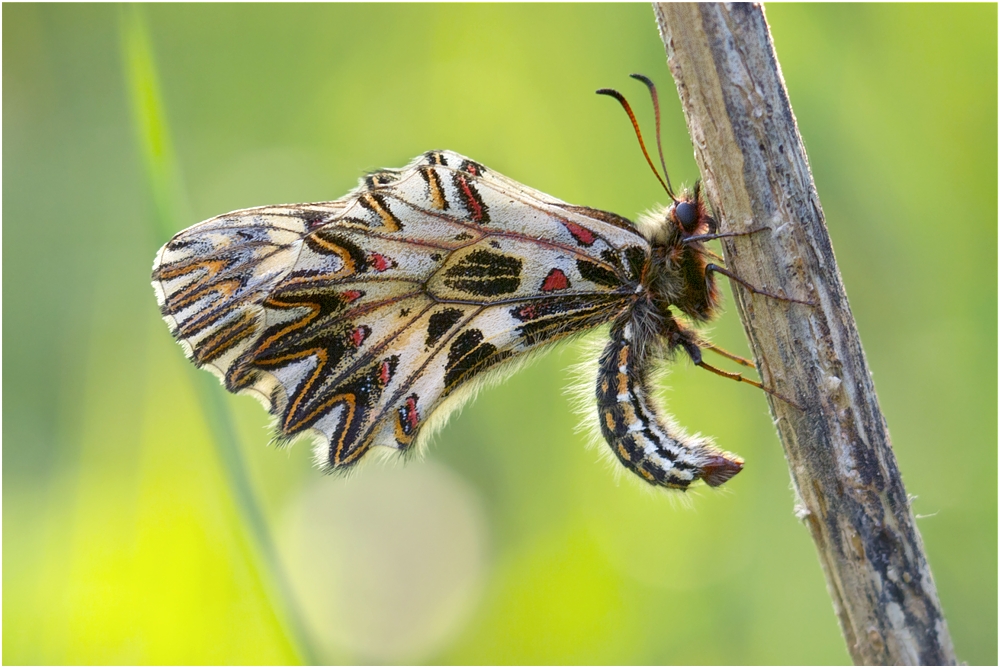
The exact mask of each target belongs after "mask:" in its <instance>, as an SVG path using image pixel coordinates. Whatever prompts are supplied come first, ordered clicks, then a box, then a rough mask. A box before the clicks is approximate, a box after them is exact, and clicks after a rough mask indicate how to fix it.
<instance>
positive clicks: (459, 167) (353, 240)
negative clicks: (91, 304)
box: [153, 151, 649, 468]
mask: <svg viewBox="0 0 1000 668" xmlns="http://www.w3.org/2000/svg"><path fill="white" fill-rule="evenodd" d="M648 253H649V248H648V244H647V242H646V241H645V240H644V239H643V238H642V237H641V236H639V235H638V234H637V233H636V232H634V231H633V230H632V229H630V226H629V224H628V221H626V220H625V219H622V218H620V217H618V216H615V215H614V214H609V213H605V212H601V211H595V210H592V209H586V208H584V207H573V206H571V205H568V204H566V203H564V202H561V201H559V200H557V199H555V198H552V197H549V196H548V195H544V194H542V193H540V192H538V191H535V190H532V189H530V188H527V187H526V186H523V185H521V184H519V183H517V182H515V181H512V180H510V179H507V178H505V177H503V176H501V175H499V174H496V173H494V172H492V171H490V170H488V169H486V168H485V167H483V166H482V165H480V164H479V163H476V162H474V161H472V160H469V159H468V158H465V157H463V156H461V155H458V154H456V153H453V152H449V151H434V152H430V153H427V154H425V155H424V156H421V157H420V158H418V159H417V160H415V161H414V162H413V163H411V164H410V165H409V166H407V167H406V168H404V169H401V170H383V171H379V172H376V173H373V174H371V175H369V176H368V177H366V179H364V180H363V182H362V184H361V186H360V187H359V188H358V189H357V190H355V191H353V192H352V193H350V194H349V195H347V196H345V197H344V198H342V199H340V200H337V201H335V202H328V203H319V204H305V205H289V206H283V207H262V208H258V209H247V210H244V211H237V212H234V213H230V214H226V215H224V216H219V217H217V218H213V219H211V220H208V221H206V222H204V223H201V224H200V225H196V226H194V227H192V228H190V229H188V230H186V231H184V232H181V233H180V234H178V235H177V236H176V237H174V239H173V240H171V241H170V242H169V243H168V244H167V245H166V246H164V248H163V249H162V250H161V251H160V254H159V255H158V256H157V260H156V264H155V265H154V271H153V279H154V286H155V288H156V291H157V296H158V299H159V301H160V305H161V309H162V312H163V314H164V318H165V319H166V320H167V322H168V324H169V325H170V327H171V332H172V333H173V334H174V336H176V337H177V338H178V339H179V340H180V341H181V342H182V344H183V345H184V346H185V349H186V350H187V351H188V353H189V355H190V356H191V357H192V359H193V361H194V362H195V363H196V364H198V365H199V366H204V367H207V368H210V369H211V370H213V371H214V372H215V373H216V374H217V375H219V376H221V377H222V378H223V379H224V382H225V384H226V386H227V388H228V389H229V390H231V391H234V392H250V393H253V394H255V395H256V396H258V397H259V398H262V399H263V400H264V401H265V404H266V405H267V406H268V407H269V409H270V410H271V412H272V413H273V414H274V415H275V416H276V417H277V422H278V424H277V426H278V429H279V431H280V434H281V435H282V436H294V435H296V434H299V433H302V432H304V431H311V432H313V433H314V434H318V435H320V436H321V441H322V443H321V446H322V448H321V449H320V450H318V452H319V451H321V452H322V453H323V457H322V460H323V463H324V465H325V466H327V467H329V468H337V467H342V466H347V465H350V464H352V463H354V462H356V461H357V460H358V459H360V457H362V456H363V455H364V454H365V452H366V451H367V450H368V449H369V448H370V447H371V446H372V445H382V446H389V447H394V448H398V449H406V448H409V447H411V446H412V445H413V444H414V443H415V442H416V441H417V440H418V435H419V436H423V434H421V428H422V427H423V426H424V425H425V424H426V423H427V422H428V420H429V419H430V417H431V416H432V414H433V413H434V411H435V410H436V409H437V408H438V407H439V406H440V405H441V404H442V402H443V401H444V400H446V399H447V398H448V397H450V396H458V395H461V394H463V392H459V390H466V389H468V388H469V387H470V386H471V385H473V384H475V383H476V382H478V381H481V380H483V379H484V378H486V377H487V376H486V375H485V374H484V372H491V371H494V370H496V369H498V368H501V367H502V366H503V365H506V364H507V363H509V362H512V361H515V360H517V359H523V356H524V354H525V353H528V352H531V351H532V350H534V349H537V348H538V347H540V346H542V345H544V344H548V343H552V342H554V341H556V340H558V339H560V338H562V337H564V336H567V335H570V334H573V333H576V332H579V331H583V330H586V329H589V328H591V327H594V326H596V325H599V324H602V323H605V322H608V321H609V320H612V319H614V318H615V317H616V315H618V314H619V313H621V312H622V310H623V309H625V308H626V306H627V305H628V303H629V300H630V299H632V298H633V296H634V294H635V292H636V286H637V285H638V284H639V280H640V276H639V272H640V271H641V269H642V263H643V260H644V258H645V257H646V256H647V255H648ZM449 404H450V405H451V404H454V402H449Z"/></svg>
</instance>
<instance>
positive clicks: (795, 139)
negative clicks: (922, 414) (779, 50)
mask: <svg viewBox="0 0 1000 668" xmlns="http://www.w3.org/2000/svg"><path fill="white" fill-rule="evenodd" d="M654 9H655V12H656V18H657V22H658V24H659V28H660V34H661V36H662V38H663V43H664V46H665V47H666V50H667V60H668V62H669V65H670V70H671V72H672V73H673V76H674V80H675V82H676V84H677V90H678V92H679V94H680V98H681V102H682V104H683V108H684V113H685V115H686V117H687V123H688V129H689V130H690V132H691V137H692V139H693V141H694V146H695V157H696V159H697V161H698V165H699V167H700V168H701V174H702V176H703V178H704V184H705V186H706V188H707V192H708V196H709V201H710V202H711V203H712V206H713V208H714V210H715V213H716V214H717V218H718V219H719V220H720V221H722V228H723V230H722V231H725V232H740V231H745V230H750V229H753V228H755V227H760V226H762V225H766V226H768V227H770V228H771V231H770V232H762V233H759V234H753V235H747V236H740V237H730V238H726V239H723V240H722V243H723V249H724V253H725V259H726V263H727V266H728V267H729V269H730V270H732V272H733V273H734V274H735V275H737V276H739V277H741V278H743V279H744V280H746V281H748V282H749V283H751V284H752V285H755V286H758V287H760V288H761V289H764V290H767V291H769V292H775V293H779V294H784V295H786V296H788V297H794V298H797V299H802V300H809V301H812V302H815V304H816V306H808V305H802V304H795V303H789V302H784V301H778V300H775V299H772V298H768V297H764V296H761V295H754V294H750V293H749V292H747V291H746V290H744V289H742V288H741V287H740V286H739V285H736V284H733V290H734V293H735V294H736V295H737V306H738V309H739V313H740V317H741V318H742V320H743V324H744V327H745V329H746V332H747V336H748V337H749V339H750V343H751V347H752V349H753V352H754V356H755V357H756V359H757V360H758V366H759V368H760V371H761V376H762V378H763V380H764V384H765V385H766V386H768V387H770V388H773V389H774V390H776V391H777V392H779V393H780V394H782V395H784V396H787V397H790V398H792V399H794V400H795V401H796V402H797V403H800V404H801V405H802V407H803V408H804V410H798V409H796V408H795V407H794V406H792V405H790V404H788V403H785V402H783V401H781V400H780V399H775V397H773V396H771V395H767V400H768V402H769V404H770V406H771V412H772V415H773V416H774V419H775V425H776V426H777V429H778V433H779V435H780V437H781V441H782V443H783V445H784V448H785V455H786V457H787V459H788V464H789V468H790V470H791V475H792V481H793V483H794V486H795V490H796V492H797V494H798V496H799V502H798V505H799V507H798V508H797V514H798V515H799V516H800V517H801V518H802V519H803V520H804V523H805V524H806V526H807V527H808V528H809V531H810V532H811V533H812V537H813V540H814V541H815V543H816V549H817V551H818V552H819V557H820V561H821V562H822V565H823V571H824V573H825V574H826V581H827V585H828V588H829V591H830V595H831V597H832V599H833V606H834V610H835V611H836V614H837V617H838V618H839V620H840V626H841V629H842V631H843V634H844V637H845V639H846V640H847V646H848V651H849V652H850V654H851V657H852V658H853V660H854V662H855V663H857V664H867V665H886V664H955V663H956V659H955V652H954V649H953V647H952V642H951V637H950V636H949V634H948V628H947V625H946V624H945V620H944V616H943V614H942V611H941V604H940V602H939V601H938V596H937V590H936V589H935V587H934V580H933V578H932V577H931V571H930V567H929V566H928V564H927V558H926V556H925V555H924V549H923V543H922V541H921V539H920V533H919V532H918V531H917V527H916V523H915V522H914V518H913V513H912V512H911V510H910V504H909V499H908V497H907V495H906V490H905V489H904V488H903V481H902V479H901V477H900V473H899V468H898V466H897V464H896V458H895V456H894V455H893V451H892V446H891V444H890V441H889V433H888V430H887V428H886V424H885V420H884V419H883V417H882V413H881V410H880V409H879V405H878V399H877V397H876V395H875V387H874V384H873V383H872V378H871V374H870V372H869V370H868V365H867V362H866V361H865V355H864V351H863V350H862V348H861V341H860V339H859V337H858V332H857V328H856V326H855V323H854V318H853V316H852V315H851V310H850V307H849V306H848V303H847V296H846V294H845V292H844V286H843V284H842V282H841V279H840V272H839V271H838V269H837V264H836V261H835V259H834V256H833V249H832V247H831V244H830V238H829V235H828V234H827V230H826V223H825V221H824V217H823V210H822V208H821V207H820V203H819V197H818V196H817V194H816V187H815V185H814V183H813V180H812V175H811V173H810V170H809V164H808V161H807V159H806V154H805V149H804V147H803V145H802V139H801V137H800V136H799V133H798V128H797V126H796V122H795V117H794V115H793V114H792V110H791V106H790V104H789V101H788V95H787V93H786V91H785V86H784V81H783V79H782V76H781V71H780V69H779V67H778V62H777V58H776V56H775V53H774V47H773V45H772V43H771V37H770V33H769V30H768V26H767V22H766V20H765V18H764V12H763V9H762V7H760V6H759V5H744V4H733V5H718V4H697V5H695V4H656V5H654Z"/></svg>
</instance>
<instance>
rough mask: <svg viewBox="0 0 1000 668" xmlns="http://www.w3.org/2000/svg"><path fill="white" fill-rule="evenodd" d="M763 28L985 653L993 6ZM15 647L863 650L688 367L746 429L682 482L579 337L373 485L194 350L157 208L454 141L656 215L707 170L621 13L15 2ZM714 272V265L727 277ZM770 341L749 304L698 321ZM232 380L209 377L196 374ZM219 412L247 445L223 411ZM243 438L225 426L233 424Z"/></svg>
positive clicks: (937, 560)
mask: <svg viewBox="0 0 1000 668" xmlns="http://www.w3.org/2000/svg"><path fill="white" fill-rule="evenodd" d="M767 16H768V19H769V21H770V23H771V26H772V29H773V34H774V39H775V42H776V45H777V52H778V56H779V59H780V62H781V66H782V69H783V71H784V75H785V78H786V80H787V83H788V88H789V92H790V96H791V100H792V104H793V105H794V109H795V113H796V116H797V118H798V120H799V123H800V128H801V132H802V135H803V137H804V138H805V142H806V146H807V148H808V150H809V157H810V160H811V163H812V168H813V172H814V174H815V177H816V182H817V185H818V188H819V193H820V196H821V198H822V201H823V205H824V208H825V211H826V215H827V221H828V224H829V227H830V233H831V235H832V237H833V241H834V247H835V249H836V252H837V257H838V260H839V261H840V268H841V271H842V272H843V277H844V282H845V284H846V286H847V291H848V294H849V296H850V299H851V306H852V309H853V311H854V314H855V316H856V318H857V321H858V326H859V328H860V330H861V336H862V339H863V341H864V344H865V348H866V352H867V355H868V361H869V363H870V365H871V368H872V371H873V373H874V377H875V382H876V386H877V388H878V390H879V396H880V400H881V402H882V407H883V409H884V411H885V415H886V419H887V421H888V424H889V427H890V430H891V433H892V436H893V443H894V447H895V451H896V455H897V457H898V459H899V463H900V467H901V469H902V471H903V475H904V477H905V482H906V485H907V489H908V491H909V492H910V493H911V494H912V495H914V496H915V497H916V498H915V501H914V511H915V512H916V513H917V514H918V516H919V517H920V519H919V520H918V525H919V527H920V529H921V531H922V533H923V538H924V542H925V544H926V547H927V552H928V554H929V557H930V562H931V565H932V568H933V571H934V576H935V578H936V581H937V585H938V589H939V592H940V596H941V600H942V603H943V605H944V609H945V613H946V616H947V619H948V622H949V625H950V628H951V632H952V635H953V637H954V641H955V645H956V649H957V651H958V655H959V657H960V658H961V659H963V660H964V661H967V662H970V663H973V664H979V663H981V664H995V663H996V662H997V412H996V409H997V375H996V370H997V357H996V355H997V329H996V327H997V310H996V309H997V232H996V225H997V134H996V133H997V8H996V6H995V5H964V6H963V5H919V6H917V5H864V6H856V5H846V6H845V5H822V6H819V5H813V6H798V5H784V4H783V5H773V6H768V7H767ZM3 19H4V21H3V38H4V39H3V112H4V117H3V139H4V152H3V170H4V177H5V179H4V186H5V188H4V198H3V217H4V223H5V225H4V232H5V235H4V236H5V239H4V241H5V242H6V243H5V244H4V252H3V279H4V286H5V287H4V292H3V297H4V302H5V304H4V315H5V316H6V317H5V318H4V321H5V324H4V328H3V335H4V341H3V352H4V358H5V359H4V361H5V362H6V364H5V365H4V368H3V380H4V383H3V384H4V387H5V389H6V390H7V392H6V402H5V404H4V410H3V418H4V425H3V437H4V446H5V447H4V450H3V455H4V457H3V464H4V468H3V502H4V503H3V538H4V542H3V613H4V614H3V660H4V662H5V663H186V662H196V663H297V662H309V661H318V662H332V663H340V662H343V663H413V662H416V663H421V662H429V663H462V664H466V663H469V664H477V663H487V664H489V663H501V664H503V663H584V664H587V663H611V664H618V663H624V664H633V663H638V664H643V663H667V664H671V663H688V664H704V663H709V664H711V663H722V664H729V663H734V664H744V663H763V664H770V663H779V664H780V663H792V664H798V663H806V664H816V663H844V662H847V661H848V660H849V659H848V654H847V652H846V650H845V648H844V643H843V641H842V639H841V636H840V633H839V630H838V626H837V621H836V618H835V616H834V614H833V610H832V607H831V603H830V599H829V597H828V596H827V593H826V587H825V584H824V580H823V576H822V573H821V571H820V567H819V564H818V561H817V558H816V555H815V550H814V548H813V545H812V543H811V541H810V539H809V535H808V532H807V531H806V529H805V528H804V527H802V526H801V525H800V524H799V523H798V522H797V521H796V520H795V518H794V516H793V513H792V504H793V499H792V493H791V491H790V487H789V479H788V472H787V468H786V464H785V461H784V458H783V455H782V451H781V446H780V444H779V442H778V440H777V438H776V436H775V433H774V429H773V428H772V426H771V424H770V418H769V415H768V412H767V407H766V403H765V400H764V397H763V396H761V394H760V393H759V392H756V391H754V390H753V389H752V388H748V387H746V386H738V385H736V384H735V383H728V382H726V381H724V380H722V379H719V378H717V377H714V376H711V375H710V374H706V373H703V372H701V371H698V370H696V369H693V368H692V367H691V366H690V365H689V364H686V363H685V364H678V365H677V366H676V368H675V369H674V370H673V372H672V374H671V377H670V380H669V385H670V389H667V388H664V396H665V397H666V399H667V400H668V402H669V405H670V407H671V411H672V412H673V413H674V414H675V415H676V416H677V418H678V420H679V421H680V422H681V423H682V424H684V425H686V426H687V427H688V428H689V429H691V430H695V431H701V432H703V433H707V434H711V435H713V436H715V437H716V439H717V441H718V442H719V444H720V445H722V446H723V447H725V448H727V449H730V450H733V451H735V452H738V453H739V454H741V455H742V456H743V457H745V458H746V460H747V466H746V470H745V471H744V472H743V473H742V474H741V475H739V476H738V477H737V478H735V479H734V480H733V481H732V482H730V483H728V484H727V485H726V486H725V488H723V490H722V491H721V492H707V491H703V492H700V493H698V494H696V495H692V496H694V499H693V502H692V503H690V504H689V506H687V505H685V504H678V503H673V502H672V501H671V498H670V497H668V496H665V495H662V494H650V493H648V492H647V491H646V490H644V489H642V488H641V487H640V486H639V485H635V484H631V481H628V480H621V481H620V482H616V477H615V475H614V474H613V472H611V471H610V470H609V469H608V468H607V467H606V466H605V465H603V464H602V463H601V462H600V461H599V457H598V453H597V452H596V451H595V450H593V449H588V448H586V447H585V442H586V438H585V436H583V435H580V434H577V433H575V432H574V425H575V424H576V422H577V418H576V416H574V414H573V413H572V411H571V409H570V407H569V405H568V402H567V400H566V399H565V397H564V395H563V394H562V392H563V389H562V388H564V387H565V386H566V385H567V383H568V381H569V374H568V372H567V368H568V367H569V366H571V365H572V364H574V363H576V362H578V361H580V360H581V359H582V358H583V356H584V355H586V352H585V348H586V346H585V345H584V344H583V343H577V344H574V345H568V346H564V347H561V348H559V349H557V350H556V351H554V352H552V353H551V354H549V355H548V356H546V357H545V358H544V359H542V360H541V361H539V362H538V363H536V364H535V365H533V366H532V367H530V368H529V369H528V370H525V371H523V372H521V373H519V374H518V375H516V376H515V377H514V378H513V379H512V380H510V381H509V382H507V383H506V384H504V385H502V386H500V387H497V388H494V389H492V390H489V391H487V392H484V393H482V394H481V395H480V397H479V399H478V400H477V401H476V402H474V403H473V404H472V405H470V406H469V407H468V408H467V409H466V410H465V411H464V412H463V413H462V414H461V416H459V417H457V418H455V419H453V420H452V421H451V423H450V424H449V426H448V427H447V428H446V429H445V430H444V431H443V433H442V434H441V435H440V437H439V438H438V439H437V442H436V444H435V445H434V446H433V447H432V448H431V449H430V451H429V453H428V454H427V455H426V456H425V457H424V458H423V459H422V460H416V461H410V462H408V463H407V464H406V465H405V466H403V465H401V464H392V463H388V464H382V463H371V464H368V465H366V466H365V467H364V468H363V469H362V470H361V471H360V472H359V473H358V475H356V476H354V477H352V478H350V479H346V480H345V479H342V478H337V477H325V476H322V475H321V474H320V473H318V472H317V471H316V470H314V469H313V468H312V466H311V461H310V459H311V458H310V452H309V447H308V444H307V443H300V444H297V445H296V446H295V447H293V448H292V449H290V450H279V449H276V448H274V447H269V446H268V439H269V435H268V431H267V429H266V427H267V424H268V419H267V417H266V416H265V414H264V412H263V411H262V410H261V408H260V406H259V405H258V404H257V403H256V402H255V401H253V400H252V399H250V398H246V397H229V396H228V395H225V394H224V392H223V391H222V389H221V388H219V387H218V385H217V384H214V380H212V379H211V378H210V377H209V376H208V375H207V374H204V373H198V372H195V371H193V370H191V369H190V365H189V364H188V362H186V361H185V360H184V357H183V355H182V352H181V349H180V348H179V347H178V346H177V345H176V344H174V343H173V342H172V341H171V339H170V336H169V334H168V332H167V328H166V327H165V326H164V325H163V323H162V322H161V321H160V320H159V316H158V313H157V309H156V303H155V300H154V297H153V292H152V289H151V288H150V286H149V272H150V266H151V263H152V258H153V254H154V251H155V249H156V248H157V247H158V246H159V245H160V244H161V243H163V242H164V241H165V238H166V236H167V235H168V234H169V233H172V232H174V231H177V230H180V229H182V228H184V227H187V226H189V225H191V224H193V223H195V222H197V221H199V220H202V219H205V218H208V217H210V216H213V215H216V214H219V213H222V212H225V211H229V210H232V209H237V208H244V207H249V206H254V205H260V204H273V203H279V202H297V201H316V200H329V199H335V198H337V197H339V196H341V195H343V194H344V193H345V192H346V191H347V190H349V189H350V188H352V187H353V186H354V185H355V183H356V181H357V178H358V177H359V176H360V175H361V174H362V173H363V172H364V171H365V170H369V169H373V168H378V167H385V166H388V167H398V166H402V165H404V164H406V163H407V162H408V161H409V160H410V159H411V158H412V157H413V156H415V155H417V154H419V153H421V152H423V151H426V150H428V149H432V148H449V149H453V150H456V151H459V152H461V153H464V154H466V155H469V156H472V157H474V158H475V159H477V160H479V161H482V162H483V163H484V164H486V165H488V166H489V167H492V168H493V169H496V170H498V171H500V172H502V173H504V174H506V175H508V176H510V177H512V178H515V179H517V180H519V181H522V182H524V183H526V184H529V185H531V186H532V187H534V188H537V189H539V190H542V191H544V192H547V193H551V194H552V195H555V196H557V197H559V198H562V199H564V200H567V201H569V202H573V203H578V204H586V205H589V206H594V207H599V208H602V209H607V210H611V211H616V212H618V213H620V214H622V215H625V216H628V217H633V216H635V215H636V214H637V213H638V212H640V211H642V210H645V209H646V208H649V207H651V206H653V205H654V204H656V203H658V202H662V201H663V200H664V199H665V198H664V195H663V193H662V191H661V190H659V186H658V185H657V183H656V181H655V180H654V179H653V177H652V176H651V175H650V174H649V172H648V171H647V168H646V165H645V164H644V162H643V160H642V158H641V156H640V154H639V152H638V149H637V146H636V143H635V138H634V137H633V135H632V130H631V128H630V127H629V125H628V122H627V119H626V118H625V116H624V115H623V114H622V113H621V109H620V108H619V107H618V105H617V104H615V103H614V101H612V100H607V99H604V98H600V97H598V96H596V95H594V93H593V91H594V90H595V89H597V88H600V87H604V86H613V87H618V88H620V89H622V90H623V91H625V92H626V93H627V94H628V96H629V97H630V98H632V99H633V100H634V102H635V106H636V107H637V110H638V113H639V115H640V120H641V121H642V122H643V123H645V124H646V127H647V128H649V127H650V121H651V113H650V111H649V109H648V104H647V102H646V98H645V93H644V89H643V87H642V86H641V85H640V84H638V83H636V82H634V81H632V80H630V79H628V78H627V74H628V73H630V72H635V71H639V72H644V73H646V74H649V75H651V76H652V77H653V78H654V79H656V80H657V81H659V82H660V84H661V90H662V93H663V97H664V107H665V109H664V140H665V151H666V154H667V159H668V163H669V165H670V166H671V169H672V174H673V177H674V181H675V182H677V181H682V180H683V181H686V182H688V183H690V182H691V181H692V180H693V179H694V178H696V176H697V173H696V169H695V166H694V162H693V159H692V150H691V146H690V140H689V138H688V135H687V133H686V130H685V126H684V122H683V118H682V116H681V113H680V105H679V104H678V101H677V99H676V95H675V92H674V89H673V84H672V82H671V80H670V78H669V72H668V70H667V68H666V65H665V60H664V54H663V46H662V44H661V43H660V41H659V38H658V36H657V32H656V28H655V25H654V20H653V14H652V10H651V9H650V7H649V6H648V5H645V4H633V5H614V6H610V5H595V4H592V5H507V6H499V5H456V4H450V5H406V6H403V5H283V6H274V5H253V6H245V5H231V4H225V5H208V6H194V5H152V6H143V7H139V8H136V7H120V6H114V5H98V6H95V5H45V6H41V5H11V4H6V5H4V6H3ZM726 287H727V289H728V286H726ZM713 336H714V338H715V340H716V341H717V342H718V343H719V344H720V345H722V346H724V347H726V348H729V349H731V350H735V351H746V349H747V348H746V344H745V340H744V337H743V333H742V329H741V327H740V324H739V322H738V319H737V318H736V316H735V314H734V313H733V312H732V310H730V312H729V313H728V314H727V315H725V316H724V317H723V319H722V321H721V322H719V323H718V324H717V325H715V326H714V327H713ZM206 382H207V383H208V385H206V384H205V383H206ZM227 424H228V425H230V426H231V428H232V434H231V436H232V438H225V434H226V429H227ZM234 444H235V445H234Z"/></svg>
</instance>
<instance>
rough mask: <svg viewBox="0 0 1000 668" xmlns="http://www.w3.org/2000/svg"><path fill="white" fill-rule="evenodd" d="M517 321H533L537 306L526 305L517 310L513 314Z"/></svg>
mask: <svg viewBox="0 0 1000 668" xmlns="http://www.w3.org/2000/svg"><path fill="white" fill-rule="evenodd" d="M515 316H516V317H517V319H518V320H520V321H521V322H524V321H525V320H534V319H535V318H537V317H538V306H537V305H535V304H528V305H527V306H522V307H521V308H519V309H517V313H516V314H515Z"/></svg>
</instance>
